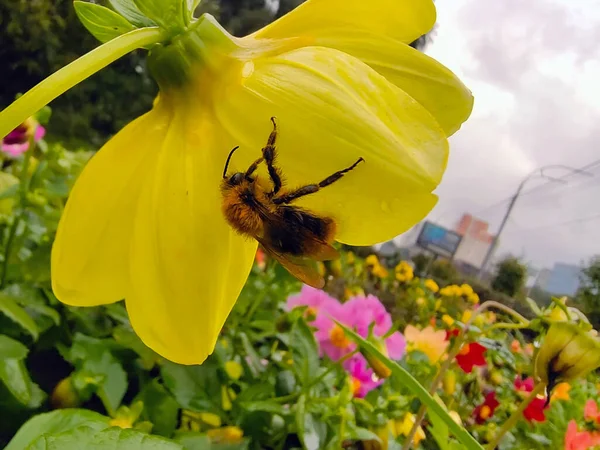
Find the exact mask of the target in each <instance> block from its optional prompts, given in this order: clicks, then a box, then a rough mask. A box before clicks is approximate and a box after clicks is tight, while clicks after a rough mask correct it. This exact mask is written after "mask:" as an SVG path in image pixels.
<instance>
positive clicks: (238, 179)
mask: <svg viewBox="0 0 600 450" xmlns="http://www.w3.org/2000/svg"><path fill="white" fill-rule="evenodd" d="M243 181H244V174H243V173H242V172H236V173H234V174H233V175H231V176H230V177H229V178H227V184H229V185H230V186H238V185H240V184H242V182H243Z"/></svg>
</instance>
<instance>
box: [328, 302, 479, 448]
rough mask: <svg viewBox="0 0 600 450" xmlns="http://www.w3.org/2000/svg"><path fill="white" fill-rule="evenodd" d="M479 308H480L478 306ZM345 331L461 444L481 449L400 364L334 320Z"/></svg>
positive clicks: (465, 446)
mask: <svg viewBox="0 0 600 450" xmlns="http://www.w3.org/2000/svg"><path fill="white" fill-rule="evenodd" d="M480 309H481V308H480ZM336 323H337V324H338V325H339V326H340V327H342V329H343V330H344V331H345V332H346V335H348V336H350V337H351V338H352V340H354V342H356V343H358V344H360V346H361V347H362V348H364V349H365V350H366V351H368V352H370V353H372V354H373V355H375V357H377V358H379V359H380V360H381V361H382V362H383V363H384V364H385V365H386V366H388V368H389V369H390V370H391V371H392V376H394V377H395V378H396V379H397V380H398V381H399V382H400V383H401V384H402V385H403V386H405V387H406V388H407V389H408V390H409V391H411V392H412V393H413V394H414V395H415V396H416V397H417V398H418V399H419V400H420V401H421V403H422V404H423V405H425V406H426V407H427V408H429V409H431V410H432V411H433V413H434V414H436V415H437V416H438V417H439V418H440V419H441V420H442V421H443V422H444V423H445V424H446V425H447V426H448V429H449V431H450V432H451V433H452V434H453V435H454V436H455V437H456V438H457V439H458V441H459V442H460V443H461V444H463V446H464V448H465V449H467V450H483V447H481V445H480V444H479V443H478V442H477V441H476V440H475V438H474V437H473V436H471V435H470V434H469V432H468V431H467V430H465V429H464V428H463V427H462V426H460V425H459V424H457V423H456V422H455V421H454V419H452V417H451V416H450V414H448V412H447V411H446V410H445V409H444V407H443V406H442V405H441V404H439V403H438V402H437V400H436V399H435V398H433V396H432V395H431V394H430V393H429V392H427V390H426V389H425V388H424V387H423V386H421V384H419V382H418V381H417V380H416V379H415V378H414V377H413V376H412V375H411V374H410V373H409V372H408V371H407V370H406V369H405V368H404V367H402V366H400V365H399V364H398V363H396V362H394V361H391V360H390V359H389V358H387V357H386V356H385V355H384V354H383V353H381V352H380V351H379V350H378V349H377V348H376V347H375V346H374V345H373V344H371V343H370V342H368V341H367V340H365V339H363V338H362V337H361V336H359V335H358V334H357V333H355V332H354V331H353V330H351V329H350V328H348V327H346V326H345V325H343V324H341V323H339V322H336Z"/></svg>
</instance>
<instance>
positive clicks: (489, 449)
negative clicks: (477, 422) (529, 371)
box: [486, 383, 546, 450]
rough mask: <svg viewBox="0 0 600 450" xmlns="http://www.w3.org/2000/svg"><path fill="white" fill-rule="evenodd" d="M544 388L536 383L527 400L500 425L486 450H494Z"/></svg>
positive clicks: (542, 384)
mask: <svg viewBox="0 0 600 450" xmlns="http://www.w3.org/2000/svg"><path fill="white" fill-rule="evenodd" d="M545 388H546V385H545V384H544V383H538V384H537V385H536V386H535V387H534V388H533V390H532V391H531V392H530V393H529V395H528V396H527V398H526V399H525V400H523V401H522V402H521V404H520V405H519V407H518V408H517V410H516V411H515V412H514V413H513V414H512V415H511V416H510V417H509V418H508V420H507V421H506V422H504V425H502V428H500V431H498V434H496V437H495V438H494V439H493V440H492V442H490V443H489V444H488V445H487V446H486V450H494V449H495V448H496V447H497V446H498V444H499V443H500V441H501V440H502V438H503V437H504V435H505V434H506V433H508V432H509V431H510V430H511V429H512V428H513V427H514V426H515V424H516V423H517V421H518V420H519V419H520V418H521V415H522V414H523V411H525V408H527V405H529V404H530V403H531V401H532V400H533V399H534V398H536V397H537V395H538V394H540V393H541V392H542V391H543V390H544V389H545Z"/></svg>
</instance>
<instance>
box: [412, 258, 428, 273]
mask: <svg viewBox="0 0 600 450" xmlns="http://www.w3.org/2000/svg"><path fill="white" fill-rule="evenodd" d="M412 262H413V263H414V265H415V274H417V275H419V276H424V275H425V271H426V269H428V268H429V264H431V256H429V255H427V254H425V253H417V254H416V255H415V256H413V257H412Z"/></svg>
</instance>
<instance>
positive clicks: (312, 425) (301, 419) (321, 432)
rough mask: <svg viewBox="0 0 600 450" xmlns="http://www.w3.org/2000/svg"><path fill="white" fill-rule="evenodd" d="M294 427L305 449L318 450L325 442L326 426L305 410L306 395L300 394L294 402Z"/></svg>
mask: <svg viewBox="0 0 600 450" xmlns="http://www.w3.org/2000/svg"><path fill="white" fill-rule="evenodd" d="M296 427H297V428H298V436H299V437H300V441H301V442H302V447H303V448H304V449H305V450H319V449H321V448H323V446H324V444H325V438H326V435H327V426H326V425H325V423H323V422H322V421H321V422H320V421H318V420H315V418H314V417H313V415H312V414H310V413H308V412H306V397H305V396H304V395H301V396H300V398H299V399H298V403H296Z"/></svg>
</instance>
